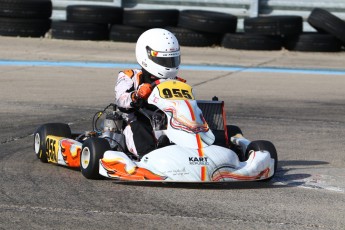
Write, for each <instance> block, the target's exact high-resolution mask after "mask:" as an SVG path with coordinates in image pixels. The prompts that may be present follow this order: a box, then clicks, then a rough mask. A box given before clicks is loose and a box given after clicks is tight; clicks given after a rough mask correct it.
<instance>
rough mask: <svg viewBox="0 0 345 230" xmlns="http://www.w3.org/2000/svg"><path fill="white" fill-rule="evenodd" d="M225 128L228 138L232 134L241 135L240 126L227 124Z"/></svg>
mask: <svg viewBox="0 0 345 230" xmlns="http://www.w3.org/2000/svg"><path fill="white" fill-rule="evenodd" d="M226 128H227V131H228V136H229V138H230V137H233V136H236V135H237V134H241V135H243V133H242V130H241V129H240V127H238V126H236V125H227V126H226Z"/></svg>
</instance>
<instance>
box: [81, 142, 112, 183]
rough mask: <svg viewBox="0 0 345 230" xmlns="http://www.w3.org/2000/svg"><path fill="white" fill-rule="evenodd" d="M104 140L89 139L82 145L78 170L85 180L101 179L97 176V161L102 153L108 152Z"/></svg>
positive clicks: (107, 144) (108, 147) (107, 143)
mask: <svg viewBox="0 0 345 230" xmlns="http://www.w3.org/2000/svg"><path fill="white" fill-rule="evenodd" d="M110 149H111V148H110V144H109V142H108V141H107V140H106V139H103V138H97V137H91V138H89V139H87V140H86V141H85V142H84V143H83V147H82V150H81V154H80V170H81V173H82V174H83V176H84V177H86V178H87V179H101V178H102V177H101V175H100V174H99V160H100V159H101V158H102V157H103V154H104V152H106V151H108V150H110Z"/></svg>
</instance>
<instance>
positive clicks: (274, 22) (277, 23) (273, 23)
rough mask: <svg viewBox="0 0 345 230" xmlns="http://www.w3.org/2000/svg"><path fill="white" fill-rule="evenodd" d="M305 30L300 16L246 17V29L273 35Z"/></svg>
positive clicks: (247, 31)
mask: <svg viewBox="0 0 345 230" xmlns="http://www.w3.org/2000/svg"><path fill="white" fill-rule="evenodd" d="M302 30H303V19H302V17H300V16H289V15H283V16H281V15H274V16H267V17H255V18H246V19H244V31H245V32H246V33H251V34H262V35H271V36H280V35H291V34H299V33H301V32H302Z"/></svg>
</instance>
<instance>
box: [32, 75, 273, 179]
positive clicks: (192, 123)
mask: <svg viewBox="0 0 345 230" xmlns="http://www.w3.org/2000/svg"><path fill="white" fill-rule="evenodd" d="M152 86H153V90H152V93H151V94H150V96H149V98H148V99H147V103H148V104H150V105H154V108H156V109H155V110H148V109H145V108H141V107H138V108H136V109H137V112H140V113H142V114H143V115H145V116H146V117H147V118H148V119H149V120H150V122H151V124H152V128H153V130H154V133H155V136H156V139H157V140H158V141H157V148H156V149H155V150H153V151H152V152H149V153H148V154H146V155H144V156H143V157H141V158H137V157H136V156H134V155H133V154H131V153H130V152H129V151H128V150H127V147H126V144H125V143H126V142H125V136H124V134H123V130H124V128H125V126H126V125H127V124H126V122H125V120H124V116H125V115H126V114H125V113H122V112H121V111H120V110H119V109H118V108H117V107H116V105H115V104H110V105H109V106H107V107H106V108H105V109H104V110H103V111H99V112H97V113H96V114H95V115H94V117H93V121H92V123H93V130H92V131H86V132H82V133H72V132H71V129H70V127H69V126H68V125H67V124H63V123H48V124H44V125H41V126H40V127H38V128H37V130H36V131H35V132H34V149H35V153H36V155H37V157H38V158H39V159H40V160H41V161H42V162H49V163H54V164H58V165H64V166H67V167H73V168H80V170H81V172H82V174H83V175H84V176H85V177H86V178H88V179H99V178H102V177H106V178H111V179H116V180H124V181H163V182H207V183H210V182H232V181H260V180H262V181H268V180H270V179H271V178H272V177H273V176H274V174H275V172H276V170H277V164H278V156H277V151H276V149H275V147H274V145H273V144H272V143H271V142H269V141H263V140H258V141H249V140H248V139H246V138H245V137H244V136H243V134H242V131H241V130H240V128H239V127H237V126H234V125H226V119H225V118H226V116H225V111H224V102H223V101H218V100H217V98H213V100H207V101H206V100H195V98H194V94H193V92H192V87H191V86H190V85H188V84H186V83H183V82H181V81H177V80H166V81H163V80H161V81H156V82H155V83H153V84H152ZM162 140H163V141H162ZM162 143H163V144H162Z"/></svg>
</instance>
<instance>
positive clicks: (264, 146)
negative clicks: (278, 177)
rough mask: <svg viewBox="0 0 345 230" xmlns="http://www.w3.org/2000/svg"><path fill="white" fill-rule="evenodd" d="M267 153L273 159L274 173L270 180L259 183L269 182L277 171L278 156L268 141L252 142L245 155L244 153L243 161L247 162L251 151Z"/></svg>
mask: <svg viewBox="0 0 345 230" xmlns="http://www.w3.org/2000/svg"><path fill="white" fill-rule="evenodd" d="M252 150H253V151H264V150H266V151H268V152H269V153H270V155H271V158H272V159H274V173H273V175H272V176H271V177H270V178H267V179H265V180H261V181H269V180H271V179H272V178H273V177H274V175H275V173H276V171H277V167H278V154H277V150H276V148H275V147H274V145H273V144H272V143H271V142H269V141H263V140H259V141H252V142H250V144H249V145H248V147H247V150H246V153H245V159H246V160H247V159H248V158H249V155H250V153H251V151H252Z"/></svg>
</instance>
